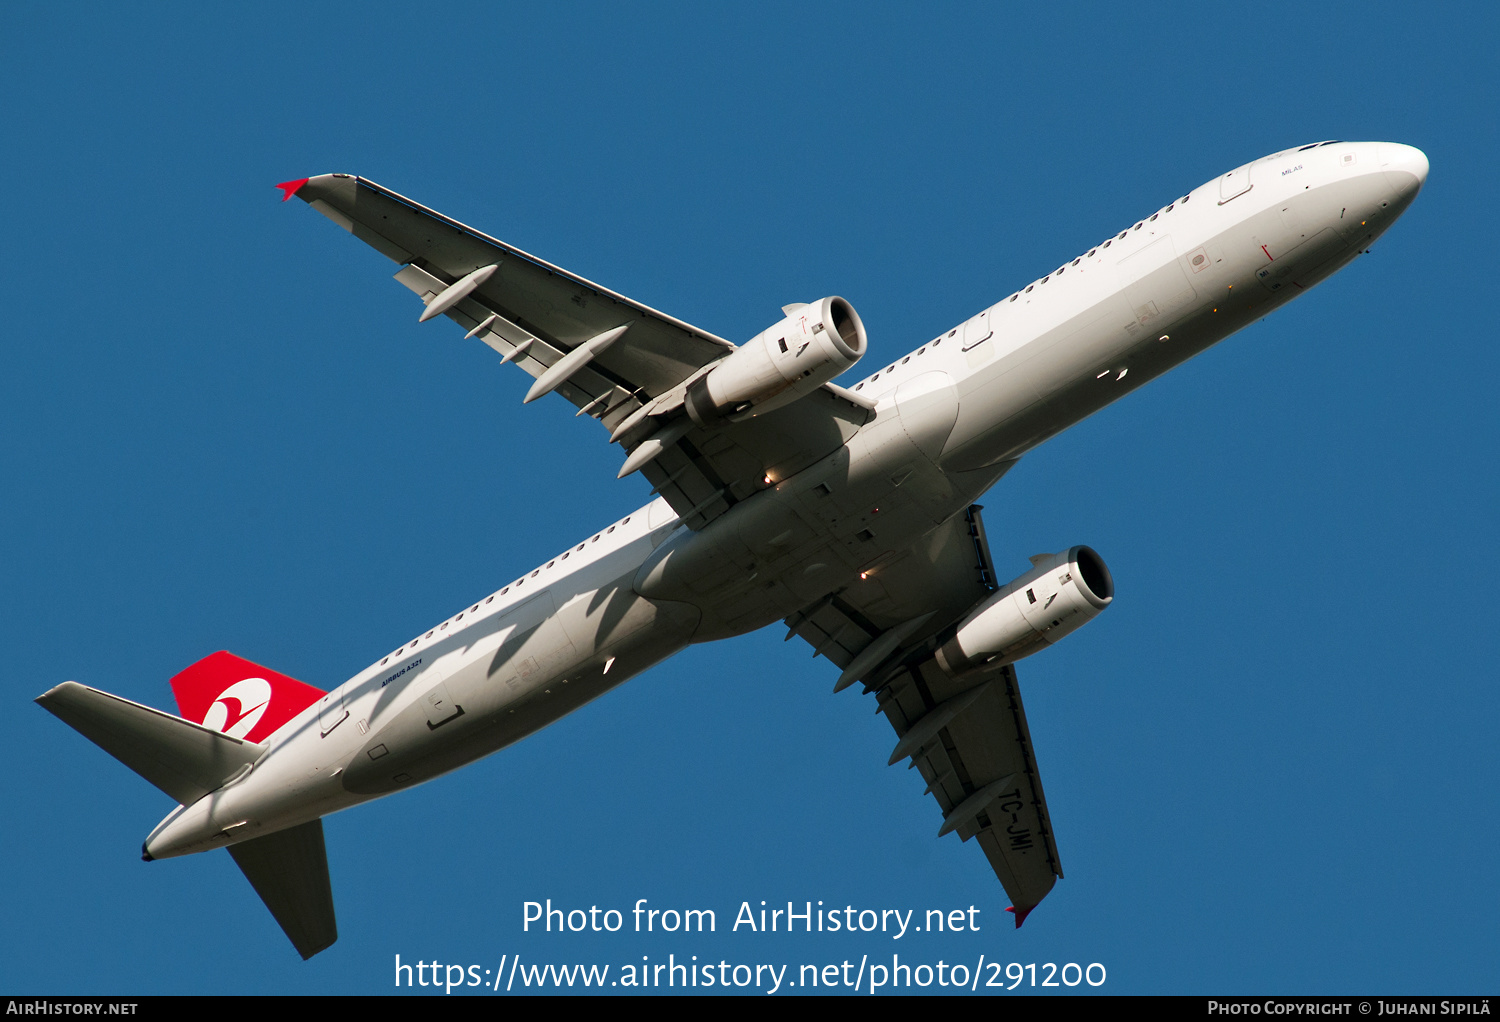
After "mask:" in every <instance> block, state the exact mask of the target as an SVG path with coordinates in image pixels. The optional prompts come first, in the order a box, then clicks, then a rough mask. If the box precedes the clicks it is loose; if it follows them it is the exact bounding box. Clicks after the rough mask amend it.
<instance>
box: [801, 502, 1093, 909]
mask: <svg viewBox="0 0 1500 1022" xmlns="http://www.w3.org/2000/svg"><path fill="white" fill-rule="evenodd" d="M980 510H981V509H980V508H979V506H978V505H974V506H972V507H970V508H969V510H968V512H967V513H965V514H963V515H959V516H956V517H954V518H953V519H951V520H950V521H949V522H948V523H947V524H946V525H943V526H942V527H940V528H938V529H937V530H935V531H934V532H932V533H930V534H929V535H928V536H926V537H924V539H923V540H922V541H921V542H920V543H918V544H917V545H916V546H915V547H913V548H912V549H911V550H909V551H908V552H907V553H906V555H905V556H904V557H902V558H901V559H900V560H898V561H896V562H894V563H892V564H890V565H888V566H887V567H885V568H883V569H881V570H880V571H878V572H874V573H871V575H870V577H869V578H868V579H863V580H860V581H857V582H855V583H853V584H851V585H850V586H848V587H846V588H845V589H843V590H840V591H839V592H836V593H834V594H832V595H831V596H828V597H826V598H824V599H822V600H819V601H818V602H816V603H814V604H812V605H811V606H809V607H807V608H806V609H804V610H803V611H801V612H799V613H797V614H794V615H792V616H791V617H789V618H787V622H786V623H787V625H788V627H789V629H790V631H789V632H788V633H787V638H791V637H792V635H798V636H800V637H801V638H803V639H804V640H806V641H807V642H808V643H809V644H811V645H812V647H813V651H814V655H815V656H816V655H822V656H825V657H827V658H828V659H829V660H831V661H832V662H833V663H834V664H836V665H838V666H839V667H840V668H843V670H844V673H843V674H842V675H841V676H840V678H839V681H838V682H837V683H836V686H835V691H838V690H839V689H841V688H843V687H845V686H847V685H850V684H853V683H854V682H856V681H862V682H864V686H865V689H864V690H865V692H866V693H869V692H874V693H875V698H876V700H877V702H878V704H879V706H878V708H877V712H879V713H883V714H885V718H886V720H888V721H890V724H891V726H892V727H893V728H894V729H895V731H896V735H897V736H898V740H897V742H896V745H895V748H894V749H893V751H892V753H891V763H892V764H895V763H897V762H900V761H901V760H903V759H905V760H909V761H910V763H909V765H910V766H912V767H915V768H917V769H918V770H919V771H920V772H921V775H922V779H923V780H924V781H926V782H927V792H928V793H930V794H931V795H932V796H933V797H934V798H935V799H937V802H938V806H939V808H941V809H942V812H943V822H942V826H941V828H940V829H939V831H938V836H939V837H941V836H944V835H946V834H948V833H950V832H954V831H956V832H957V833H958V835H959V837H960V838H962V839H963V840H964V841H968V840H969V839H970V838H975V839H977V840H978V841H979V847H980V848H981V849H982V850H983V851H984V854H985V857H986V858H988V859H989V862H990V866H991V868H993V869H994V871H995V875H996V876H997V877H998V878H999V879H1000V883H1001V885H1002V886H1004V888H1005V892H1006V893H1007V894H1008V895H1010V899H1011V905H1012V911H1014V912H1015V915H1016V925H1017V926H1019V925H1020V924H1021V922H1022V920H1024V919H1025V917H1026V914H1027V913H1028V912H1030V911H1031V909H1033V908H1034V907H1036V905H1037V903H1038V902H1040V901H1041V900H1042V899H1043V898H1044V897H1046V896H1047V892H1048V891H1050V890H1051V889H1052V885H1053V884H1054V883H1056V881H1057V878H1059V877H1061V876H1062V875H1063V873H1062V864H1061V861H1060V860H1059V858H1058V854H1057V845H1056V843H1055V842H1054V840H1053V836H1052V822H1051V816H1050V814H1049V813H1048V811H1047V799H1046V796H1045V794H1044V793H1043V791H1042V780H1041V775H1040V773H1039V772H1038V770H1037V764H1036V753H1035V750H1034V749H1033V747H1032V742H1031V731H1030V729H1029V728H1028V727H1027V724H1026V708H1025V706H1024V705H1023V704H1022V702H1021V689H1020V685H1019V683H1018V682H1017V680H1016V672H1015V668H1014V667H1012V666H1005V667H1001V668H998V669H995V670H991V671H985V672H976V673H974V674H972V675H970V676H966V677H964V678H962V679H961V680H954V679H953V678H950V677H949V676H948V675H947V674H946V673H945V672H943V671H942V670H941V669H940V668H939V667H938V665H937V664H936V662H935V661H934V660H933V645H934V644H933V642H931V641H929V640H933V639H935V637H936V636H938V635H939V634H940V633H941V632H942V630H943V629H945V628H946V627H948V626H949V625H951V624H953V623H954V622H955V621H957V620H958V619H959V618H960V617H962V616H963V614H964V613H965V612H966V611H967V610H968V609H969V608H970V607H972V606H973V604H974V603H975V602H976V601H978V600H979V599H981V598H982V597H984V596H986V595H988V594H989V593H990V592H992V591H993V590H994V588H995V577H994V570H993V567H992V564H991V561H990V555H989V546H988V544H987V542H986V540H985V535H984V523H983V520H982V519H981V518H980V514H979V512H980Z"/></svg>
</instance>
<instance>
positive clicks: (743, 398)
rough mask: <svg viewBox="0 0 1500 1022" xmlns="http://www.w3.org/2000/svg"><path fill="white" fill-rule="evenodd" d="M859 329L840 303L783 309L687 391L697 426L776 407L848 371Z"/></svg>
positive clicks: (858, 345) (861, 334) (855, 357)
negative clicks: (780, 315)
mask: <svg viewBox="0 0 1500 1022" xmlns="http://www.w3.org/2000/svg"><path fill="white" fill-rule="evenodd" d="M866 346H867V345H866V338H865V327H864V324H863V323H861V322H860V321H859V314H858V313H856V312H855V311H854V306H852V305H850V304H849V303H848V302H846V301H844V299H842V298H824V299H823V300H822V301H819V302H814V303H812V304H811V305H788V306H787V307H786V317H785V318H784V319H782V320H781V322H779V323H777V324H776V325H775V326H773V327H771V328H770V329H768V330H763V331H761V332H760V333H758V334H756V335H755V336H754V337H753V338H751V339H750V340H749V341H748V342H746V343H745V344H743V345H742V346H740V347H739V348H736V349H735V350H734V353H733V354H731V355H729V356H727V357H726V358H724V359H723V360H722V361H720V362H719V363H718V364H717V365H716V366H714V368H713V369H712V370H711V371H709V372H708V373H707V374H706V375H704V376H702V377H700V378H699V379H698V380H696V381H694V383H693V385H692V386H691V387H689V388H688V392H687V398H686V401H685V403H686V405H687V411H688V415H689V416H690V417H691V418H692V420H693V422H695V423H697V424H698V425H699V426H708V425H712V424H713V423H714V422H716V421H718V420H719V419H722V418H725V417H736V418H747V417H749V416H752V415H759V414H760V413H761V412H768V411H770V410H771V409H773V408H780V407H781V406H782V405H785V404H789V403H790V402H792V401H795V400H796V399H797V398H799V397H801V396H802V395H804V394H807V393H809V392H811V391H813V390H816V389H817V388H819V387H821V386H822V385H823V384H825V383H827V382H828V381H830V380H832V379H833V378H834V377H836V376H838V375H839V374H840V373H842V372H843V371H844V370H845V369H848V368H849V367H850V366H852V365H853V364H854V363H855V362H858V361H859V359H860V356H861V355H863V354H864V353H865V348H866Z"/></svg>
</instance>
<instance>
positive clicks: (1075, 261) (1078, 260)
mask: <svg viewBox="0 0 1500 1022" xmlns="http://www.w3.org/2000/svg"><path fill="white" fill-rule="evenodd" d="M1081 262H1083V256H1079V257H1078V258H1077V259H1074V260H1073V262H1072V263H1070V264H1069V265H1071V266H1077V265H1078V264H1079V263H1081Z"/></svg>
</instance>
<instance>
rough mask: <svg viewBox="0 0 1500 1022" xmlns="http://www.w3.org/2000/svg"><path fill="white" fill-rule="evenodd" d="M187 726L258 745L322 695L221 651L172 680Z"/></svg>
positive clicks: (320, 690) (303, 685) (290, 679)
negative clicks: (198, 726) (200, 726)
mask: <svg viewBox="0 0 1500 1022" xmlns="http://www.w3.org/2000/svg"><path fill="white" fill-rule="evenodd" d="M172 694H173V695H175V696H176V697H177V708H178V709H180V710H181V711H182V715H183V716H184V717H186V718H187V719H188V720H191V721H196V722H199V723H202V724H203V726H204V727H209V728H213V729H214V730H215V731H222V732H224V733H225V734H226V735H229V736H230V737H232V738H243V739H245V740H246V741H250V742H263V741H265V740H266V739H267V738H269V737H270V736H271V735H272V734H274V733H275V732H276V729H277V728H279V727H281V725H283V724H285V723H286V722H287V721H289V720H291V719H292V718H293V717H295V716H296V715H297V714H299V713H301V712H302V711H303V710H305V709H307V708H308V707H309V706H311V705H312V704H313V703H315V702H317V701H318V700H319V699H320V698H321V697H322V696H323V694H324V693H323V690H322V689H317V688H313V687H312V686H311V685H305V684H303V683H302V682H300V681H298V680H297V679H296V678H289V677H287V676H286V675H285V674H281V673H279V672H277V671H273V670H271V669H270V668H269V667H262V666H260V665H259V664H255V663H251V662H250V661H249V660H246V659H244V658H243V657H237V656H235V655H234V654H233V653H228V652H225V651H224V650H220V651H219V652H217V653H210V654H209V655H208V656H206V657H204V658H203V659H202V660H199V661H198V662H197V663H196V664H193V665H192V666H191V667H189V668H187V669H186V670H184V671H182V672H181V673H180V674H178V675H177V676H176V677H175V678H173V679H172Z"/></svg>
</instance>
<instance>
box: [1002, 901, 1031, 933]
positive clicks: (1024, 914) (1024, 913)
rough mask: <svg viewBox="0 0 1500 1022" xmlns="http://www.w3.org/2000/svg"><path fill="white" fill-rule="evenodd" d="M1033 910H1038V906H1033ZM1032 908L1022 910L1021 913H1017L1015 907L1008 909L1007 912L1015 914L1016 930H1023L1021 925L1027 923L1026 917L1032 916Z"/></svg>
mask: <svg viewBox="0 0 1500 1022" xmlns="http://www.w3.org/2000/svg"><path fill="white" fill-rule="evenodd" d="M1031 908H1036V906H1035V905H1033V906H1031ZM1031 908H1027V909H1022V910H1021V911H1019V912H1017V911H1016V907H1015V906H1014V905H1012V906H1011V907H1010V908H1008V909H1006V910H1005V911H1007V912H1010V913H1013V914H1014V915H1015V917H1016V929H1018V930H1019V929H1020V928H1021V924H1022V923H1024V922H1025V921H1026V917H1027V916H1029V915H1031Z"/></svg>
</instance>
